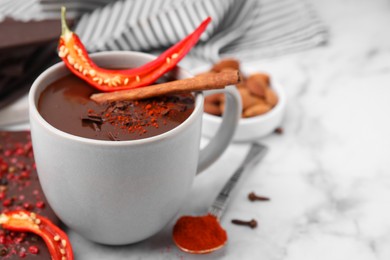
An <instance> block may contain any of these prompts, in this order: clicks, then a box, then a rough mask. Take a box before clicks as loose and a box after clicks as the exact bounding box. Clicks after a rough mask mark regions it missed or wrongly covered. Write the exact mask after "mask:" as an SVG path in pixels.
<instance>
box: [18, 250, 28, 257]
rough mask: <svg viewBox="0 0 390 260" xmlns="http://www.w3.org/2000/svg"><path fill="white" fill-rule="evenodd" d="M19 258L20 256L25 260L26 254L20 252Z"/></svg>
mask: <svg viewBox="0 0 390 260" xmlns="http://www.w3.org/2000/svg"><path fill="white" fill-rule="evenodd" d="M19 256H20V257H21V258H25V257H26V256H27V254H26V252H25V251H21V252H20V253H19Z"/></svg>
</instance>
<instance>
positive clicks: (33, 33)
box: [0, 18, 61, 55]
mask: <svg viewBox="0 0 390 260" xmlns="http://www.w3.org/2000/svg"><path fill="white" fill-rule="evenodd" d="M60 34H61V21H60V20H59V19H53V20H42V21H29V22H23V21H18V20H14V19H12V18H6V19H4V20H3V21H2V22H1V23H0V37H1V40H0V54H1V55H3V54H4V53H5V52H7V53H9V51H12V50H15V49H16V48H19V47H21V46H23V47H25V46H34V45H40V44H42V43H47V42H50V41H52V40H57V39H58V37H59V35H60Z"/></svg>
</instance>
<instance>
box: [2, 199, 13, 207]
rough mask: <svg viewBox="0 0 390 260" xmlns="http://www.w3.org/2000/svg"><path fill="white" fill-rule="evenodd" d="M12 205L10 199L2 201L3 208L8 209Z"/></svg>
mask: <svg viewBox="0 0 390 260" xmlns="http://www.w3.org/2000/svg"><path fill="white" fill-rule="evenodd" d="M11 205H12V199H6V200H4V201H3V206H4V207H9V206H11Z"/></svg>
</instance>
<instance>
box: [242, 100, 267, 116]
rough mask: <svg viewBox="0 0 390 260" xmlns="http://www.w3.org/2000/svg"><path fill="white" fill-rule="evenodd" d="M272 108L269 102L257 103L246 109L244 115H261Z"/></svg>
mask: <svg viewBox="0 0 390 260" xmlns="http://www.w3.org/2000/svg"><path fill="white" fill-rule="evenodd" d="M270 110H271V107H270V106H269V105H268V104H265V103H264V104H257V105H254V106H251V107H249V108H247V109H245V110H244V113H243V117H253V116H259V115H262V114H264V113H267V112H268V111H270Z"/></svg>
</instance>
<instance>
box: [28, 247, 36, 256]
mask: <svg viewBox="0 0 390 260" xmlns="http://www.w3.org/2000/svg"><path fill="white" fill-rule="evenodd" d="M28 251H29V252H30V253H31V254H34V255H36V254H38V253H39V248H38V247H37V246H30V247H29V248H28Z"/></svg>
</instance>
